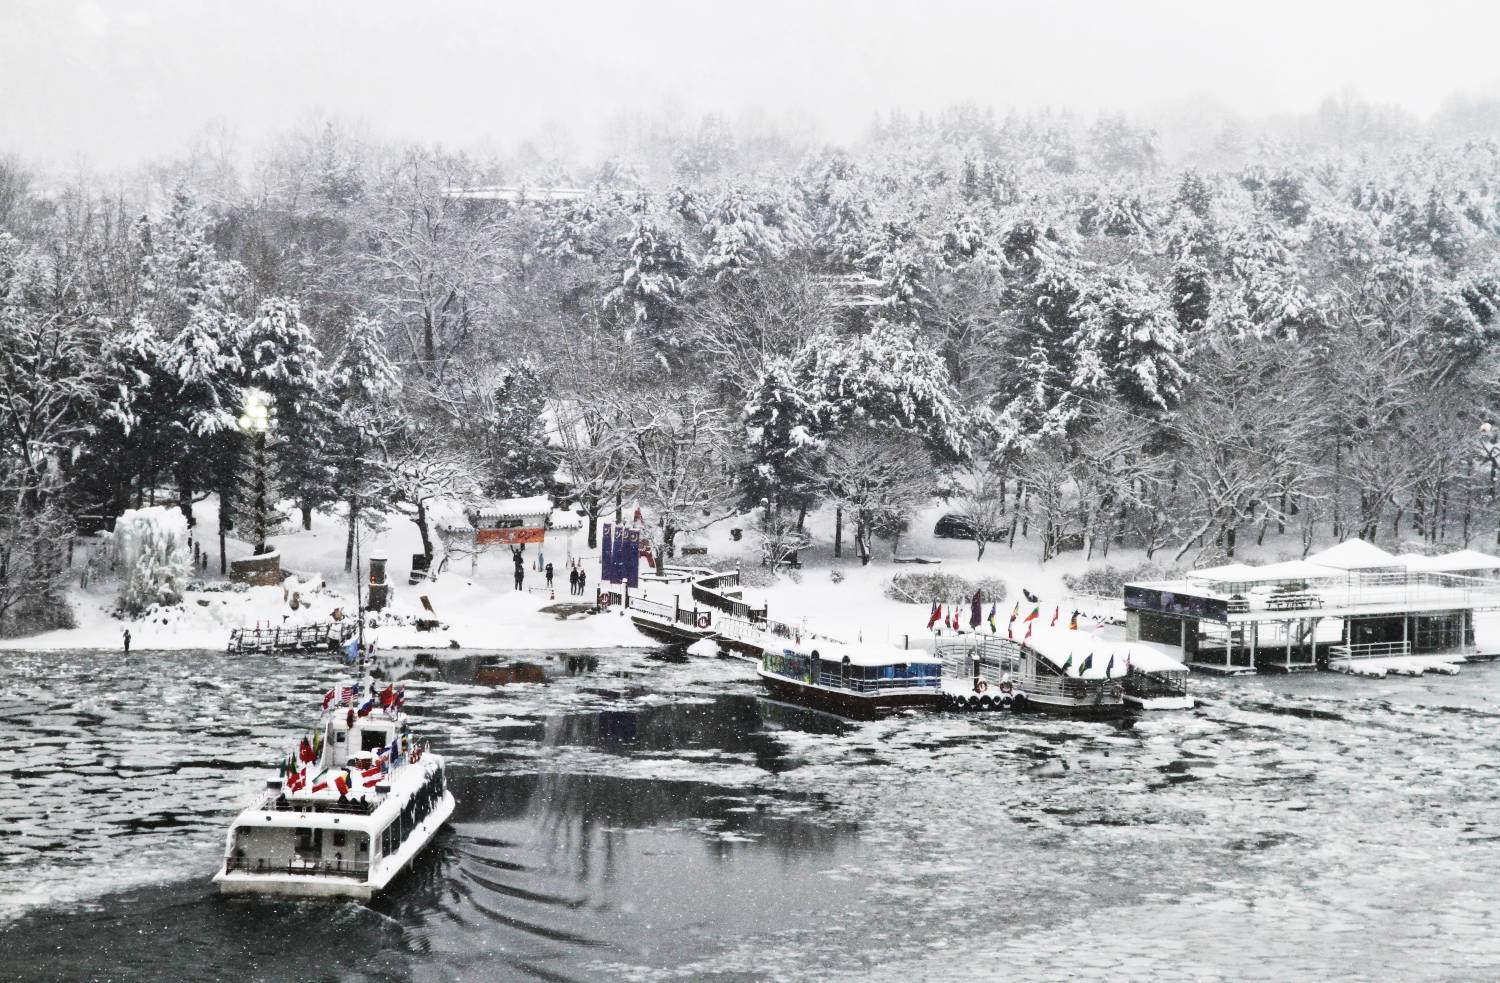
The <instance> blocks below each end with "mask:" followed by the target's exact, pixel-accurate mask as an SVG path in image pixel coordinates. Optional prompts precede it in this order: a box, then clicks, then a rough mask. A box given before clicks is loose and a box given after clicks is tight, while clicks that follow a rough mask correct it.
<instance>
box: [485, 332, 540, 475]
mask: <svg viewBox="0 0 1500 983" xmlns="http://www.w3.org/2000/svg"><path fill="white" fill-rule="evenodd" d="M546 406H547V396H546V391H545V389H544V387H543V385H542V380H541V377H540V375H539V374H538V372H537V370H536V367H535V366H534V365H532V364H531V363H530V362H525V361H522V362H517V363H515V364H513V365H510V366H507V367H506V368H505V369H504V370H503V371H502V372H501V374H500V378H499V380H498V381H497V383H496V385H495V394H494V418H493V419H492V420H490V421H489V426H488V428H487V433H486V438H487V442H488V445H489V446H488V447H486V449H485V471H486V474H485V478H484V481H483V483H482V488H483V490H484V493H485V494H487V495H491V496H493V497H495V498H526V497H528V496H531V495H542V494H546V493H548V492H550V491H551V490H552V484H553V476H554V474H555V473H556V471H557V450H556V448H554V447H553V446H552V442H551V440H550V439H549V438H548V435H547V423H546V420H545V418H544V415H543V414H544V412H545V410H546Z"/></svg>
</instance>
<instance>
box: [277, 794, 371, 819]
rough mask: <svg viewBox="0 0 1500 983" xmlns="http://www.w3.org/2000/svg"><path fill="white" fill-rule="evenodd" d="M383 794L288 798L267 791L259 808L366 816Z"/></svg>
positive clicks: (310, 813)
mask: <svg viewBox="0 0 1500 983" xmlns="http://www.w3.org/2000/svg"><path fill="white" fill-rule="evenodd" d="M382 798H384V796H382V795H380V794H379V793H374V792H368V791H367V794H366V795H364V796H362V797H360V798H358V799H345V800H340V799H314V800H312V801H310V802H309V801H307V800H305V799H302V800H297V799H288V798H286V797H284V796H282V795H281V794H280V793H267V794H266V797H265V798H264V799H263V800H262V801H261V804H260V806H259V808H261V809H264V810H265V811H267V812H305V813H308V814H309V815H312V814H321V813H325V812H336V813H341V814H344V815H349V816H368V815H369V814H370V813H372V812H374V811H375V806H376V804H377V803H378V802H379V801H380V800H381V799H382Z"/></svg>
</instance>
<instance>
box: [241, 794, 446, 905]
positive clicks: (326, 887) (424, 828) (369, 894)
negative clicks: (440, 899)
mask: <svg viewBox="0 0 1500 983" xmlns="http://www.w3.org/2000/svg"><path fill="white" fill-rule="evenodd" d="M455 805H456V803H455V801H454V798H453V793H452V792H445V793H444V794H443V798H442V800H441V801H440V802H439V803H438V804H437V805H436V806H435V807H434V808H433V811H432V814H431V815H430V816H429V817H428V818H427V819H426V821H424V822H423V823H422V825H421V826H420V827H418V829H417V832H416V833H415V834H414V835H413V836H412V837H411V839H410V841H409V842H408V843H405V844H403V845H402V848H401V850H400V852H399V853H397V854H396V855H395V857H394V858H392V860H391V861H390V862H388V863H382V864H380V865H378V866H376V868H375V870H374V871H372V874H371V877H370V878H369V880H363V881H360V880H355V879H354V878H352V877H333V876H326V875H321V874H285V873H274V874H272V873H258V872H255V871H241V870H236V871H232V872H228V873H226V872H225V871H223V870H220V871H219V872H218V873H217V874H215V875H214V877H213V880H214V883H215V884H217V885H218V886H219V893H220V894H222V895H231V896H232V895H241V896H245V895H251V896H258V897H270V898H303V899H316V898H330V899H342V900H355V901H368V900H370V899H371V898H373V897H374V896H375V895H377V894H379V893H380V892H381V891H383V890H385V889H386V887H388V886H389V885H390V883H391V882H392V881H394V880H395V879H396V878H397V877H400V876H401V874H402V873H404V872H405V871H406V870H407V869H408V868H409V867H411V865H412V864H413V863H415V862H416V860H417V858H418V857H420V856H421V855H422V854H423V853H424V852H425V851H426V850H427V848H428V847H429V846H431V845H432V841H433V840H435V839H436V838H437V834H438V833H439V831H441V830H442V828H443V827H444V826H445V825H447V823H448V820H449V818H451V817H452V815H453V809H454V807H455Z"/></svg>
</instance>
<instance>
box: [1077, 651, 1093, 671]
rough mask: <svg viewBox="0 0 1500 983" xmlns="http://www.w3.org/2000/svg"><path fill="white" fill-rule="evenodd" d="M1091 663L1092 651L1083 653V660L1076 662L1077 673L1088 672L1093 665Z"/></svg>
mask: <svg viewBox="0 0 1500 983" xmlns="http://www.w3.org/2000/svg"><path fill="white" fill-rule="evenodd" d="M1093 665H1094V653H1092V652H1090V653H1089V654H1088V655H1085V656H1084V657H1083V661H1082V662H1080V663H1079V664H1078V675H1080V676H1082V675H1083V674H1084V673H1086V672H1088V671H1089V669H1090V668H1092V667H1093Z"/></svg>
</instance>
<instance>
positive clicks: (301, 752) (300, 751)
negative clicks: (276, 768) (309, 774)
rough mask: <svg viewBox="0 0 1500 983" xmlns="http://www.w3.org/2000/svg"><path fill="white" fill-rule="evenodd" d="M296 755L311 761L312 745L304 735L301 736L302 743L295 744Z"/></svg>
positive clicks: (312, 755) (312, 756)
mask: <svg viewBox="0 0 1500 983" xmlns="http://www.w3.org/2000/svg"><path fill="white" fill-rule="evenodd" d="M297 757H298V758H300V759H301V760H303V761H311V760H312V759H313V758H314V757H315V755H314V754H313V749H312V745H311V744H310V743H308V740H307V738H305V737H304V738H302V743H301V744H299V745H297Z"/></svg>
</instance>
